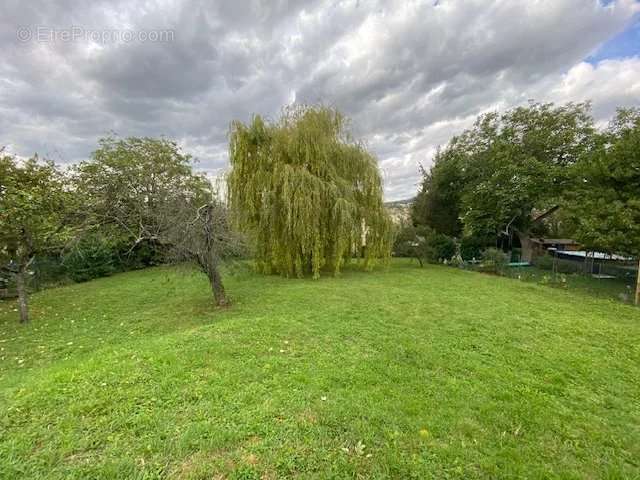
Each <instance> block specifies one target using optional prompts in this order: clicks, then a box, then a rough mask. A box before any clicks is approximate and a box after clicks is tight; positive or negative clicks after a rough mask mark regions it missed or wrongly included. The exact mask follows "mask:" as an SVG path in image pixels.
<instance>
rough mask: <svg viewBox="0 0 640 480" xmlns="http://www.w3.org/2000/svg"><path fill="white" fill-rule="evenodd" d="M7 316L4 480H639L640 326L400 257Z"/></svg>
mask: <svg viewBox="0 0 640 480" xmlns="http://www.w3.org/2000/svg"><path fill="white" fill-rule="evenodd" d="M227 289H228V291H229V293H230V294H231V296H232V297H233V300H234V306H233V307H232V308H230V309H227V310H215V309H213V308H211V306H210V305H211V303H210V302H211V300H210V298H209V288H208V285H207V283H206V279H205V278H204V276H201V275H199V274H195V273H191V272H188V271H184V270H176V269H173V268H154V269H149V270H143V271H137V272H131V273H126V274H121V275H117V276H114V277H111V278H106V279H101V280H97V281H93V282H90V283H86V284H77V285H72V286H68V287H63V288H57V289H50V290H46V291H43V292H41V293H38V294H37V295H34V296H33V299H32V312H33V321H32V323H31V325H29V326H26V327H25V326H20V325H18V323H17V320H18V314H17V312H15V311H14V308H15V304H14V303H12V302H2V303H0V348H1V350H0V412H1V415H0V478H3V479H4V478H6V479H22V478H47V479H63V478H64V479H67V478H82V479H86V478H92V479H93V478H118V479H122V478H140V479H142V478H149V479H151V478H184V479H187V478H208V479H210V478H246V479H251V478H267V479H268V478H305V479H306V478H400V479H407V478H417V479H424V478H437V479H443V478H496V477H500V478H594V479H596V478H598V479H599V478H611V479H614V478H638V477H640V309H636V308H634V307H631V306H628V305H623V304H621V303H618V302H615V301H610V300H606V299H597V298H592V297H589V296H587V295H584V294H580V293H579V292H567V291H563V290H559V289H553V288H548V287H544V286H541V285H536V284H533V283H527V282H519V281H517V280H512V279H507V278H499V277H491V276H487V275H483V274H478V273H473V272H466V271H460V270H455V269H453V268H447V267H441V266H427V267H425V268H424V269H420V268H417V267H416V266H415V264H411V263H408V262H406V261H401V260H400V261H394V262H393V263H392V265H391V267H390V268H388V269H379V270H377V271H375V272H372V273H363V272H359V271H348V272H346V273H344V274H343V275H342V276H341V277H339V278H323V279H321V280H319V281H313V280H286V279H282V278H279V277H265V276H257V275H254V274H251V273H248V272H244V273H239V274H236V275H235V276H233V277H227Z"/></svg>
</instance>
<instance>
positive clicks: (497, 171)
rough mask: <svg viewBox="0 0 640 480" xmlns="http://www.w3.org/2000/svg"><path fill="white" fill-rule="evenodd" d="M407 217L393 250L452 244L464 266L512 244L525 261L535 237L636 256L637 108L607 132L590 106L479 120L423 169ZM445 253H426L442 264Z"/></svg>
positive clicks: (639, 186)
mask: <svg viewBox="0 0 640 480" xmlns="http://www.w3.org/2000/svg"><path fill="white" fill-rule="evenodd" d="M411 220H412V225H411V226H409V227H408V228H407V229H406V230H405V231H404V232H403V233H402V235H404V237H399V239H398V240H400V241H401V243H400V244H398V243H396V248H414V249H415V248H422V249H423V250H424V249H425V247H424V246H422V245H423V244H424V243H425V241H424V239H427V241H426V243H431V244H434V245H445V244H446V239H451V240H452V241H453V239H455V243H457V244H458V246H459V249H458V253H460V254H461V257H462V260H469V259H471V258H473V257H476V258H480V257H481V256H482V252H483V251H484V250H486V249H487V248H494V249H498V250H503V251H511V250H512V249H515V248H516V247H517V248H519V249H520V251H521V260H522V261H527V262H528V261H531V259H532V256H533V250H532V238H534V237H541V236H551V237H554V238H572V239H575V240H576V241H577V242H579V243H580V244H582V245H583V246H584V248H585V249H586V250H591V251H601V252H605V253H617V254H622V255H629V256H638V255H640V109H637V108H632V109H619V110H618V112H617V114H616V115H615V117H614V118H613V119H612V120H611V121H610V123H609V125H608V126H607V127H606V128H604V129H598V128H596V125H595V124H594V121H593V118H592V116H591V112H590V105H589V103H580V104H574V103H568V104H566V105H562V106H556V105H554V104H540V103H530V104H529V105H527V106H523V107H518V108H515V109H512V110H509V111H507V112H504V113H502V114H499V113H489V114H485V115H481V116H480V117H478V119H477V120H476V122H475V123H474V125H473V127H471V128H470V129H468V130H466V131H464V132H463V133H462V134H460V135H457V136H454V137H453V138H452V139H451V141H450V142H449V143H448V144H447V145H445V146H444V147H442V148H441V149H439V150H438V152H437V153H436V156H435V160H434V163H433V166H432V167H431V168H430V169H429V170H428V171H424V172H423V179H422V184H421V187H420V190H419V193H418V195H417V198H416V200H415V203H414V204H413V207H412V215H411ZM416 239H418V240H416ZM451 251H452V249H451V247H450V245H449V246H448V247H446V248H445V249H444V250H443V252H435V253H434V252H433V248H432V249H431V252H429V250H426V253H425V254H424V255H425V256H426V257H428V258H431V259H433V260H435V261H438V260H442V259H451V258H453V256H449V255H450V253H451ZM414 253H415V250H414ZM493 253H495V252H493ZM454 256H455V255H454Z"/></svg>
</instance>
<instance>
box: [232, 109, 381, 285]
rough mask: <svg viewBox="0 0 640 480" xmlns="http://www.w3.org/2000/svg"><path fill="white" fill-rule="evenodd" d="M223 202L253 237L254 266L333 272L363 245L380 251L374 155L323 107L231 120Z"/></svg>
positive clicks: (372, 255) (296, 272)
mask: <svg viewBox="0 0 640 480" xmlns="http://www.w3.org/2000/svg"><path fill="white" fill-rule="evenodd" d="M230 137H231V138H230V160H231V166H232V170H231V172H230V175H229V179H228V185H229V201H230V205H231V207H232V209H233V211H234V215H235V216H236V217H235V218H236V221H237V222H238V225H239V226H240V228H241V229H242V230H244V231H246V232H247V233H248V234H249V235H250V237H251V238H252V239H253V241H254V247H255V256H256V264H257V268H258V270H259V271H262V272H265V273H270V272H277V273H280V274H282V275H286V276H302V275H304V274H305V273H312V274H313V276H314V278H317V277H319V275H320V272H321V270H323V269H326V270H329V271H332V272H333V273H338V272H339V271H340V268H341V266H342V265H343V264H344V263H345V261H347V260H348V259H349V258H350V257H351V256H352V255H353V252H354V251H355V250H359V249H361V248H362V250H363V253H362V254H363V256H364V258H365V266H366V265H369V264H370V263H371V262H372V261H373V260H374V259H376V258H387V257H388V256H389V254H390V248H391V240H392V238H391V221H390V218H389V216H388V214H387V212H386V210H385V208H384V206H383V201H382V182H381V178H380V174H379V172H378V166H377V162H376V160H375V158H374V157H373V156H372V155H371V154H370V153H369V152H367V150H366V149H365V148H364V146H363V145H362V144H361V143H358V142H355V141H354V140H353V139H352V138H351V136H350V135H349V133H348V130H347V128H346V120H345V118H344V117H343V116H342V115H341V114H340V113H339V112H337V111H336V110H333V109H330V108H325V107H291V108H288V109H285V110H284V112H283V115H282V117H281V118H280V119H279V120H278V121H276V122H273V123H267V122H265V121H264V120H263V119H262V118H261V117H260V116H256V117H254V118H253V120H252V122H251V123H250V124H248V125H245V124H243V123H241V122H237V121H236V122H233V123H232V125H231V134H230Z"/></svg>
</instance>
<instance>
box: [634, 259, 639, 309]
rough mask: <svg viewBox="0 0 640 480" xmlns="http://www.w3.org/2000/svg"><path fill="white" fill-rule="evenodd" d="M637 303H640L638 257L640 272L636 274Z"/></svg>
mask: <svg viewBox="0 0 640 480" xmlns="http://www.w3.org/2000/svg"><path fill="white" fill-rule="evenodd" d="M635 304H636V305H640V259H638V273H637V275H636V299H635Z"/></svg>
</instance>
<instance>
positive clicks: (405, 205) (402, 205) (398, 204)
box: [384, 198, 414, 224]
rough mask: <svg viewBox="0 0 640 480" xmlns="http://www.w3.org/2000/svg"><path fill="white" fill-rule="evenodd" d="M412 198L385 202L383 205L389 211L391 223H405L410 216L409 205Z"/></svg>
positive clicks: (411, 202)
mask: <svg viewBox="0 0 640 480" xmlns="http://www.w3.org/2000/svg"><path fill="white" fill-rule="evenodd" d="M413 201H414V198H408V199H406V200H395V201H393V202H386V203H385V204H384V206H385V207H386V208H387V210H388V211H389V215H391V219H392V220H393V223H397V224H401V223H407V222H408V221H409V219H410V218H411V205H412V204H413Z"/></svg>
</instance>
